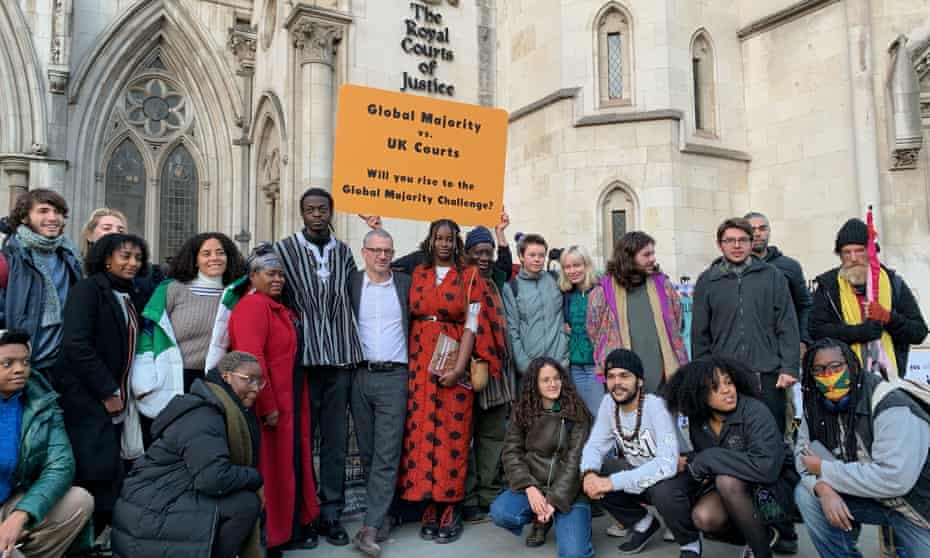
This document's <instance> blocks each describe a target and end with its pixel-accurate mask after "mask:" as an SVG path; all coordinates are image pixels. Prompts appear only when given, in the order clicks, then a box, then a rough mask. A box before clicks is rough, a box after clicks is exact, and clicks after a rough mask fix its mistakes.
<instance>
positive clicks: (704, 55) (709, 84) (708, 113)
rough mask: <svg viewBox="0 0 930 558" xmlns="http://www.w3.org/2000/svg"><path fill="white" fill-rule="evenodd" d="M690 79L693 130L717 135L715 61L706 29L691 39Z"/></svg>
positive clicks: (712, 46)
mask: <svg viewBox="0 0 930 558" xmlns="http://www.w3.org/2000/svg"><path fill="white" fill-rule="evenodd" d="M691 78H692V90H691V91H692V95H693V106H692V109H693V111H694V129H695V131H696V132H697V133H698V134H700V135H705V136H709V137H715V136H716V135H717V61H716V55H715V53H714V43H713V41H712V40H711V37H710V33H708V32H707V30H706V29H699V30H698V31H697V32H696V33H695V34H694V36H693V37H692V38H691Z"/></svg>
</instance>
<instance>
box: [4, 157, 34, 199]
mask: <svg viewBox="0 0 930 558" xmlns="http://www.w3.org/2000/svg"><path fill="white" fill-rule="evenodd" d="M0 188H3V189H7V190H9V196H10V197H9V206H8V207H9V208H12V207H13V204H15V203H16V198H18V197H19V195H20V194H22V193H24V192H26V191H28V190H29V158H27V157H19V156H16V155H10V156H5V157H2V158H0Z"/></svg>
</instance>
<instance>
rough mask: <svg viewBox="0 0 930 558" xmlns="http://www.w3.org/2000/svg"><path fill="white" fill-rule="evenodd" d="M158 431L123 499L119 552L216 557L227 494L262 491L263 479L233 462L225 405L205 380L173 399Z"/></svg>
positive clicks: (149, 557)
mask: <svg viewBox="0 0 930 558" xmlns="http://www.w3.org/2000/svg"><path fill="white" fill-rule="evenodd" d="M152 436H153V438H154V439H155V441H154V442H152V445H151V447H149V449H148V451H146V453H145V457H144V458H143V459H144V461H143V463H142V465H141V466H137V467H136V468H135V469H133V470H132V472H131V473H130V474H129V476H128V477H127V478H126V480H125V481H124V483H123V489H122V492H121V493H120V498H119V500H117V502H116V508H115V510H114V513H113V536H112V545H113V556H114V557H115V558H163V557H165V556H183V557H184V558H209V557H210V552H211V548H212V544H213V538H214V535H215V530H216V521H217V510H218V501H219V498H221V497H222V496H225V495H229V494H232V493H234V492H238V491H241V490H248V491H252V492H255V491H257V490H258V489H259V488H260V487H261V486H262V477H261V475H260V474H259V472H258V470H257V469H255V468H253V467H244V466H239V465H234V464H233V463H232V462H231V461H230V456H229V444H228V440H227V435H226V419H225V415H224V411H223V406H222V403H220V401H219V400H218V399H217V397H216V396H215V395H214V394H213V393H212V392H211V391H210V388H209V387H207V386H206V385H205V384H204V383H203V381H201V380H197V381H195V382H194V385H193V386H192V387H191V393H190V394H189V395H179V396H177V397H175V398H174V399H172V400H171V403H169V404H168V406H167V407H165V410H164V411H162V412H161V414H159V415H158V418H156V419H155V422H154V424H153V425H152Z"/></svg>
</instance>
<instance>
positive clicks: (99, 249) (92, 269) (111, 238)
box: [84, 233, 149, 277]
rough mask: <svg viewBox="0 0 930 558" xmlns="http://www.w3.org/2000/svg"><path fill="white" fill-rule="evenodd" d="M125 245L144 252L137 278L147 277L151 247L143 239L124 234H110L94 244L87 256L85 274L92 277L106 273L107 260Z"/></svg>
mask: <svg viewBox="0 0 930 558" xmlns="http://www.w3.org/2000/svg"><path fill="white" fill-rule="evenodd" d="M124 244H129V245H132V246H135V247H137V248H138V249H139V250H140V251H141V252H142V265H141V266H140V267H139V272H138V273H137V274H136V277H145V275H146V274H147V273H148V269H149V265H148V263H149V247H148V245H147V244H146V243H145V240H143V239H142V237H140V236H136V235H134V234H123V233H114V234H108V235H106V236H104V237H101V238H100V240H98V241H97V242H95V243H94V247H93V248H92V249H91V250H90V254H88V255H87V259H86V260H85V261H84V273H86V274H87V276H88V277H90V276H91V275H94V274H97V273H102V272H104V271H106V270H107V258H109V257H110V256H112V255H113V253H114V252H116V251H117V250H119V249H120V248H121V247H122V246H123V245H124Z"/></svg>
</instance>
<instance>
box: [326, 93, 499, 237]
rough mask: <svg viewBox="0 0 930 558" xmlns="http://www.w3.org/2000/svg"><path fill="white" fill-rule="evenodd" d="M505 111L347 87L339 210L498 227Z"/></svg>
mask: <svg viewBox="0 0 930 558" xmlns="http://www.w3.org/2000/svg"><path fill="white" fill-rule="evenodd" d="M506 149H507V113H506V112H505V111H503V110H500V109H492V108H487V107H480V106H476V105H467V104H463V103H454V102H450V101H440V100H437V99H431V98H429V97H420V96H416V95H407V94H404V93H395V92H393V91H384V90H381V89H372V88H369V87H360V86H357V85H343V86H342V87H341V88H340V90H339V110H338V113H337V115H336V148H335V151H336V152H335V161H334V163H333V196H334V197H335V202H336V207H337V208H339V211H344V212H348V213H359V214H363V215H381V216H385V217H400V218H402V219H415V220H419V221H433V220H436V219H442V218H448V219H453V220H455V221H456V222H458V223H460V224H464V225H490V226H493V225H495V224H497V223H498V222H499V220H500V213H501V211H502V209H503V207H502V206H503V202H504V163H505V158H506Z"/></svg>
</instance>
